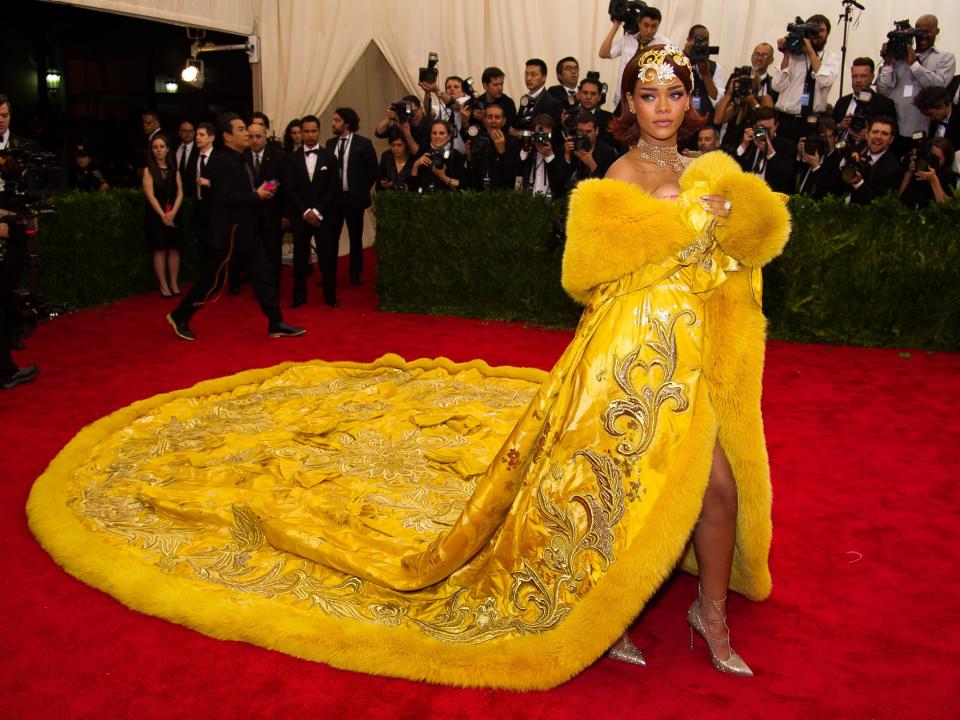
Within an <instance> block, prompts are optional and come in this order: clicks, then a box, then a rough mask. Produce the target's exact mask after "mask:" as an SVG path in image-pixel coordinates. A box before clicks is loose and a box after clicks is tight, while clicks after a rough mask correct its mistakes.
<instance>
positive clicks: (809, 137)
mask: <svg viewBox="0 0 960 720" xmlns="http://www.w3.org/2000/svg"><path fill="white" fill-rule="evenodd" d="M807 123H808V124H807V134H806V135H804V136H803V137H802V138H800V150H801V152H803V153H805V154H807V155H817V156H819V157H820V159H821V160H822V159H823V158H824V156H825V155H826V154H827V150H828V149H829V146H828V145H827V136H826V135H824V134H822V133H821V132H820V124H819V121H818V120H817V118H816V117H814V116H812V115H811V116H810V117H808V118H807Z"/></svg>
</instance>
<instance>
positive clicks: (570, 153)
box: [548, 112, 617, 192]
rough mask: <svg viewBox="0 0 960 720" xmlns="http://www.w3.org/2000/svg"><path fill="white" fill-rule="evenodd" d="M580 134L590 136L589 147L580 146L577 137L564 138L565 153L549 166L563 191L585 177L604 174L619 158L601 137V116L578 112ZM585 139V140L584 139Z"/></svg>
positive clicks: (571, 188) (567, 190) (566, 190)
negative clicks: (581, 147) (598, 121)
mask: <svg viewBox="0 0 960 720" xmlns="http://www.w3.org/2000/svg"><path fill="white" fill-rule="evenodd" d="M576 127H577V134H578V135H582V136H585V137H586V138H587V140H589V143H590V148H589V149H580V150H578V149H577V138H576V137H570V138H567V139H566V140H565V141H564V144H563V154H562V155H560V157H558V158H557V161H556V162H554V163H551V164H550V165H549V166H548V171H549V172H550V173H551V175H552V177H553V180H554V183H555V184H556V185H557V186H559V187H560V188H561V192H570V191H571V190H573V188H575V187H576V186H577V183H579V182H580V181H581V180H586V179H587V178H602V177H603V176H604V175H606V174H607V170H609V169H610V166H611V165H613V163H614V161H615V160H616V159H617V151H616V150H614V149H613V148H612V147H610V146H609V145H607V143H605V142H604V141H603V140H601V139H600V128H599V126H598V123H597V118H596V117H595V116H594V115H592V114H591V113H588V112H581V113H580V114H579V115H577V125H576ZM581 142H582V141H581Z"/></svg>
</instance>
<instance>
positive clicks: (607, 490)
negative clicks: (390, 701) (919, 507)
mask: <svg viewBox="0 0 960 720" xmlns="http://www.w3.org/2000/svg"><path fill="white" fill-rule="evenodd" d="M708 190H709V187H708V186H707V185H706V184H702V183H697V184H695V185H694V186H691V187H688V188H687V190H686V191H685V192H684V193H683V194H682V195H681V197H680V198H679V199H678V201H677V212H679V213H680V214H681V216H682V218H683V219H684V222H685V223H687V225H688V226H689V227H690V228H691V230H692V232H693V233H694V234H695V235H696V238H697V240H696V242H694V243H693V244H691V245H690V246H688V247H686V248H684V249H683V250H682V251H681V252H680V253H678V254H675V255H673V256H671V257H669V258H666V259H665V260H663V261H662V262H658V263H651V264H648V265H645V266H643V267H641V268H639V269H637V270H636V271H635V272H633V273H631V274H629V275H626V276H624V277H622V278H620V279H619V280H617V281H614V282H611V283H608V284H605V285H603V286H601V287H599V288H597V289H596V291H595V292H594V293H593V296H592V297H591V299H590V302H589V304H588V305H587V307H586V308H585V310H584V313H583V317H582V319H581V322H580V325H579V327H578V328H577V331H576V335H575V337H574V339H573V341H572V342H571V343H570V345H569V347H568V348H567V349H566V351H565V352H564V354H563V356H562V357H561V358H560V360H559V361H558V362H557V364H556V366H555V367H554V368H553V370H552V371H551V372H550V373H549V374H546V373H542V372H539V371H533V370H521V369H514V368H489V367H487V366H486V365H485V364H484V363H482V362H476V361H475V362H473V363H466V364H461V365H457V364H454V363H452V362H450V361H447V360H444V359H439V360H419V361H415V362H412V363H407V362H405V361H403V360H402V359H401V358H399V357H397V356H385V357H384V358H381V359H380V360H379V361H377V362H375V363H372V364H369V365H362V364H356V363H324V362H310V363H301V364H287V365H282V366H279V367H277V368H272V369H268V370H263V371H253V372H249V373H241V374H240V375H238V376H234V377H231V378H223V379H219V380H216V381H210V382H208V383H203V384H201V385H200V386H197V387H196V388H193V389H190V390H185V391H180V392H177V393H172V394H170V395H166V396H159V397H157V398H152V399H150V400H147V401H144V402H142V403H138V404H137V405H135V406H133V407H131V408H127V409H125V410H123V411H120V412H119V413H117V414H115V415H114V416H111V417H108V418H105V419H104V420H102V421H100V422H99V423H97V424H95V425H93V426H91V427H90V428H87V429H86V430H84V431H83V433H81V435H79V436H78V437H77V438H76V439H75V440H74V441H73V442H72V443H71V445H69V446H68V447H67V448H66V449H65V450H64V451H63V453H62V454H61V456H60V457H58V458H57V460H55V461H54V463H53V464H52V465H51V467H50V469H49V470H48V472H47V473H46V474H45V475H44V476H43V477H42V478H41V479H40V480H38V482H37V484H36V486H35V488H34V492H33V493H32V497H31V501H30V505H29V514H30V519H31V526H32V528H33V529H34V532H35V533H36V534H37V536H38V537H39V538H40V539H41V541H42V542H43V543H44V545H45V546H46V547H47V548H48V550H49V551H50V552H51V553H52V554H53V555H54V557H56V558H57V559H58V561H60V562H61V564H63V565H64V566H65V567H66V568H67V569H68V570H69V571H70V572H72V573H73V574H75V575H77V576H78V577H80V578H81V579H84V580H85V581H86V582H88V583H90V584H93V585H95V586H97V587H100V588H103V589H105V590H106V591H108V592H111V593H113V594H114V595H116V596H117V597H119V598H120V599H121V600H123V601H124V602H126V603H127V604H129V605H131V606H132V607H135V608H138V609H141V610H144V611H145V612H150V613H153V614H157V615H160V616H162V617H167V618H170V619H172V620H174V621H176V622H181V623H184V624H187V625H189V626H192V627H195V628H197V629H199V630H201V631H203V632H206V633H208V634H211V635H215V636H217V637H224V638H234V639H243V640H248V641H251V642H256V643H259V644H262V645H265V646H268V647H274V648H277V649H280V650H283V651H286V652H290V653H291V654H295V655H298V656H301V657H307V658H310V659H314V660H320V661H324V662H328V663H331V664H334V665H337V666H339V667H346V668H351V669H356V670H361V671H366V672H374V673H382V674H390V675H399V676H405V677H411V678H415V679H427V680H431V681H435V682H444V683H452V684H463V685H491V686H500V687H516V688H532V687H549V686H552V685H556V684H558V683H559V682H562V681H563V680H564V679H566V678H567V677H569V676H571V675H572V674H574V673H576V672H578V671H579V670H581V669H583V668H584V667H586V666H588V665H589V664H591V663H592V662H593V661H594V660H595V659H596V658H597V657H598V656H599V655H600V654H602V652H603V650H604V649H605V648H606V647H607V646H608V645H609V644H610V642H612V640H613V639H615V638H616V637H617V636H618V635H619V634H620V633H621V632H622V631H623V630H624V629H625V628H626V627H627V626H628V625H629V624H630V622H631V621H632V619H633V618H634V617H635V616H636V614H637V613H638V612H639V611H640V610H641V609H642V607H643V605H644V603H645V602H646V600H647V599H648V598H649V596H650V595H651V594H652V593H653V592H654V591H655V590H656V588H657V586H659V584H660V583H661V582H662V580H663V579H664V578H665V577H666V576H667V575H668V574H669V573H670V572H671V570H672V568H673V567H674V566H675V564H676V563H677V562H678V560H679V559H680V558H681V556H682V554H683V552H684V549H685V547H686V544H687V540H688V537H689V535H690V532H691V530H692V527H693V525H694V523H695V522H696V518H697V516H698V514H699V508H700V503H701V501H702V496H703V492H704V489H705V487H706V482H707V475H708V472H709V464H710V452H711V450H712V447H713V443H714V438H715V437H716V432H717V422H716V416H715V413H714V410H713V408H712V404H711V398H710V393H709V388H708V386H707V383H706V382H705V380H704V374H703V363H704V357H705V355H706V354H707V353H708V352H709V348H708V342H709V340H708V338H709V325H710V322H711V317H710V313H709V312H707V311H706V309H705V308H706V303H707V302H708V301H709V299H710V298H711V296H712V295H713V294H714V293H716V292H718V291H719V290H720V289H721V287H723V286H726V287H727V291H729V292H733V293H735V294H738V295H739V296H740V297H742V298H746V299H747V300H748V301H749V302H755V301H757V300H759V272H758V271H756V270H750V269H745V268H742V267H741V266H740V264H739V263H738V262H737V261H736V260H734V259H733V258H731V257H730V256H728V255H726V254H725V253H724V252H723V251H722V250H721V249H720V246H719V245H718V244H717V242H716V240H715V237H714V234H713V226H712V223H711V221H710V216H708V215H706V214H705V213H704V212H703V210H702V209H701V208H700V206H699V204H698V203H697V201H696V200H697V198H698V197H699V195H701V194H704V193H705V192H707V191H708ZM761 442H762V437H761ZM765 510H766V512H767V514H768V513H769V508H768V507H767V508H766V509H765ZM763 511H764V509H763V508H761V514H762V512H763ZM761 562H762V564H763V567H764V568H765V562H766V557H765V555H764V556H763V557H762V559H761Z"/></svg>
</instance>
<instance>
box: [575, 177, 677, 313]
mask: <svg viewBox="0 0 960 720" xmlns="http://www.w3.org/2000/svg"><path fill="white" fill-rule="evenodd" d="M694 239H695V234H694V232H693V231H692V230H691V228H690V227H689V226H688V225H687V224H686V223H684V221H683V219H682V218H681V217H680V213H679V211H678V208H677V204H676V203H674V202H671V201H669V200H662V199H659V198H654V197H651V196H650V195H648V194H647V193H646V192H644V191H643V190H642V189H640V188H639V187H637V186H636V185H633V184H631V183H628V182H624V181H622V180H613V179H603V180H599V179H594V180H585V181H583V182H581V183H580V184H579V185H577V187H576V189H575V190H574V191H573V193H572V194H571V196H570V209H569V212H568V214H567V241H566V245H565V247H564V252H563V273H562V282H563V288H564V290H566V291H567V293H568V294H569V295H570V297H572V298H573V299H574V300H576V301H577V302H580V303H585V302H586V301H587V300H588V299H589V297H590V293H591V291H592V290H593V288H595V287H597V286H598V285H601V284H603V283H607V282H611V281H613V280H616V279H618V278H621V277H623V276H625V275H628V274H630V273H631V272H634V271H635V270H637V269H638V268H640V267H642V266H643V265H646V264H649V263H658V262H661V261H663V260H665V259H666V258H668V257H670V256H672V255H674V254H676V253H677V252H678V251H679V250H681V249H683V248H684V247H687V246H688V245H690V244H691V243H692V242H693V241H694Z"/></svg>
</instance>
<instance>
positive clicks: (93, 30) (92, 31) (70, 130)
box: [0, 0, 253, 185]
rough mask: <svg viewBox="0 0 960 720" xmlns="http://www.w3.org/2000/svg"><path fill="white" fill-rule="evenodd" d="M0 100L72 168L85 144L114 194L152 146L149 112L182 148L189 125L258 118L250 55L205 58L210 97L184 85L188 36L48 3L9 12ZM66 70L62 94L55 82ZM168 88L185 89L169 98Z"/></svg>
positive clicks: (20, 129) (229, 40) (231, 38)
mask: <svg viewBox="0 0 960 720" xmlns="http://www.w3.org/2000/svg"><path fill="white" fill-rule="evenodd" d="M2 16H3V21H2V28H3V35H2V37H3V40H2V43H0V93H2V94H5V95H7V96H8V97H9V98H10V100H11V103H12V106H13V107H12V122H11V127H12V129H13V132H15V133H16V134H18V135H26V136H28V137H32V138H34V139H35V140H37V141H39V142H40V143H41V145H42V146H43V148H44V149H45V150H49V151H52V152H55V153H57V154H58V155H61V156H62V159H63V161H64V163H65V164H69V163H70V162H71V160H72V157H71V156H72V149H73V148H74V147H75V146H76V145H77V144H79V143H83V144H84V145H85V146H86V147H87V148H88V149H90V150H91V151H92V152H93V154H94V157H95V158H96V159H97V162H98V165H99V167H100V169H101V170H102V171H103V172H104V173H105V174H106V175H107V179H108V181H110V182H111V184H114V185H125V184H130V183H131V182H133V181H135V180H136V177H135V175H134V176H133V177H132V178H131V177H130V168H129V165H130V164H131V163H132V161H133V158H134V157H135V156H136V152H137V151H138V149H139V147H140V144H141V143H142V140H143V133H142V130H141V127H140V113H141V112H142V111H143V110H146V109H153V110H157V111H159V113H160V121H161V126H162V127H163V130H164V132H165V133H166V134H167V135H168V136H169V137H170V140H171V141H172V142H173V144H174V145H175V144H176V143H177V137H176V131H177V126H178V125H179V124H180V121H181V120H184V119H189V120H192V121H194V122H200V121H203V120H210V121H214V120H215V119H216V116H217V115H218V114H220V113H222V112H225V111H228V110H231V111H234V112H239V113H241V114H243V115H246V114H248V113H249V112H250V111H251V110H252V105H253V92H252V78H251V70H250V64H249V62H248V60H247V55H246V53H245V52H243V51H239V50H237V51H225V52H216V53H204V54H203V55H201V58H202V59H203V61H204V65H205V76H206V83H205V85H204V87H203V88H202V89H197V88H194V87H192V86H190V85H187V84H186V83H184V82H183V81H181V80H180V70H181V69H183V65H184V63H185V61H186V60H187V58H188V57H189V55H190V42H191V41H190V40H189V39H188V38H187V33H186V29H185V28H184V27H183V26H180V25H171V24H167V23H162V22H153V21H150V20H141V19H136V18H131V17H126V16H124V15H116V14H111V13H105V12H101V11H94V10H86V9H82V8H76V7H70V6H66V5H60V4H55V3H47V2H39V1H38V0H8V1H7V2H4V3H3V8H2ZM206 40H207V41H208V42H212V43H215V44H234V43H239V42H244V41H245V40H246V38H245V37H244V36H240V35H233V34H230V33H223V32H213V31H208V32H207V35H206ZM50 69H56V70H59V72H60V75H61V81H60V88H59V90H52V89H49V88H48V87H47V83H46V74H47V71H48V70H50ZM167 79H173V80H176V81H177V82H178V83H179V90H178V91H177V92H176V93H173V94H170V93H167V92H165V91H164V90H163V89H162V85H163V82H164V81H165V80H167Z"/></svg>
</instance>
